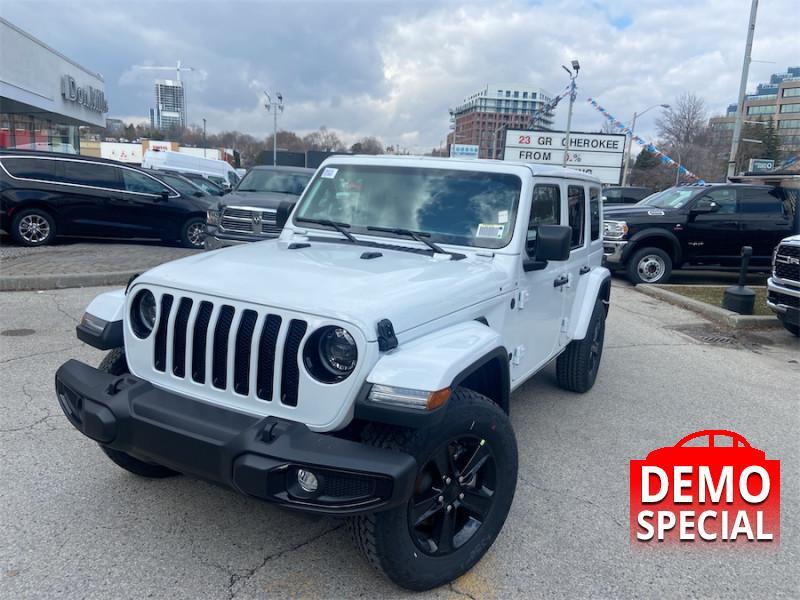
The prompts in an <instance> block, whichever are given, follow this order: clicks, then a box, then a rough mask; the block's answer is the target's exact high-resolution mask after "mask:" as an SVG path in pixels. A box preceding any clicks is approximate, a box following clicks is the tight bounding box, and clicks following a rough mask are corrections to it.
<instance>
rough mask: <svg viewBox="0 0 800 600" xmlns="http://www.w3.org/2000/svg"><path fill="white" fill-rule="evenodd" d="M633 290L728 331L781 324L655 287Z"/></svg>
mask: <svg viewBox="0 0 800 600" xmlns="http://www.w3.org/2000/svg"><path fill="white" fill-rule="evenodd" d="M634 288H635V289H636V290H638V291H640V292H641V293H643V294H646V295H648V296H652V297H653V298H658V299H659V300H663V301H664V302H669V303H670V304H675V305H677V306H681V307H683V308H687V309H689V310H691V311H694V312H696V313H700V314H701V315H703V316H704V317H705V318H707V319H710V320H711V321H714V322H716V323H719V324H720V325H723V326H725V327H728V328H729V329H772V328H773V327H781V322H780V321H779V320H778V318H777V317H775V316H764V317H762V316H756V315H740V314H738V313H735V312H733V311H730V310H725V309H724V308H720V307H717V306H713V305H711V304H706V303H705V302H701V301H700V300H695V299H694V298H687V297H686V296H682V295H681V294H676V293H675V292H670V291H669V290H666V289H664V288H661V287H658V286H655V285H649V284H644V283H640V284H639V285H636V286H634Z"/></svg>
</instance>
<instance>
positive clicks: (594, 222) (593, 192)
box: [589, 188, 600, 241]
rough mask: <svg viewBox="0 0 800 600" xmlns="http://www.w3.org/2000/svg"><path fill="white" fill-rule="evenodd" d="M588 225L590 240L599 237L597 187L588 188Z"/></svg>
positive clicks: (598, 194) (598, 191) (598, 196)
mask: <svg viewBox="0 0 800 600" xmlns="http://www.w3.org/2000/svg"><path fill="white" fill-rule="evenodd" d="M589 226H590V227H591V228H592V241H594V240H597V239H600V190H599V189H597V188H589Z"/></svg>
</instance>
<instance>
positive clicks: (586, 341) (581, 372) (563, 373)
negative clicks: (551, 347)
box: [556, 298, 606, 394]
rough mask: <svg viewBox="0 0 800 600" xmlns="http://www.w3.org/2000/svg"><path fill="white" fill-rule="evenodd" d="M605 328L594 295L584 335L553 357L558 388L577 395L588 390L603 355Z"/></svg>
mask: <svg viewBox="0 0 800 600" xmlns="http://www.w3.org/2000/svg"><path fill="white" fill-rule="evenodd" d="M605 328H606V308H605V306H604V305H603V302H602V301H601V300H600V299H599V298H598V299H597V301H595V304H594V309H593V310H592V318H591V319H590V320H589V326H588V327H587V328H586V336H585V337H584V338H583V339H582V340H572V341H571V342H570V343H569V344H568V345H567V348H566V350H564V352H562V353H561V354H560V355H559V357H558V358H557V359H556V378H557V379H558V385H559V387H560V388H562V389H564V390H569V391H571V392H578V393H581V394H582V393H584V392H588V391H589V390H590V389H592V386H593V385H594V382H595V380H596V379H597V372H598V370H599V369H600V359H601V358H602V356H603V340H604V339H605Z"/></svg>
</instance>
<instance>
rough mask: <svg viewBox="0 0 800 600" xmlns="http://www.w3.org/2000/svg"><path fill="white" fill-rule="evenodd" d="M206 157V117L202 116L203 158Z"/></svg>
mask: <svg viewBox="0 0 800 600" xmlns="http://www.w3.org/2000/svg"><path fill="white" fill-rule="evenodd" d="M205 157H206V119H205V117H203V158H205Z"/></svg>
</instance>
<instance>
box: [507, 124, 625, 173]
mask: <svg viewBox="0 0 800 600" xmlns="http://www.w3.org/2000/svg"><path fill="white" fill-rule="evenodd" d="M566 137H567V136H566V132H564V131H521V130H515V129H510V130H508V131H506V147H505V153H504V154H503V158H504V159H505V160H512V161H521V162H529V163H538V164H543V165H558V166H561V165H562V164H563V160H564V150H565V148H566ZM624 154H625V136H624V135H621V134H614V133H580V132H573V133H570V135H569V153H568V156H567V167H568V168H570V169H575V170H577V171H583V172H584V173H588V174H590V175H594V176H595V177H597V178H599V179H600V181H602V182H603V183H611V184H619V182H620V176H621V174H622V160H623V156H624Z"/></svg>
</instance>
